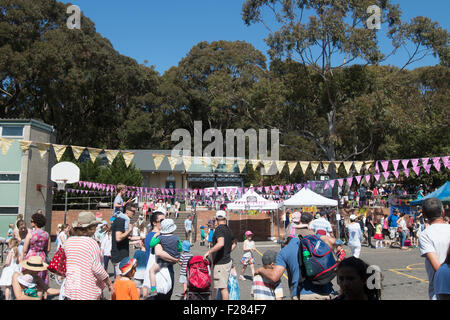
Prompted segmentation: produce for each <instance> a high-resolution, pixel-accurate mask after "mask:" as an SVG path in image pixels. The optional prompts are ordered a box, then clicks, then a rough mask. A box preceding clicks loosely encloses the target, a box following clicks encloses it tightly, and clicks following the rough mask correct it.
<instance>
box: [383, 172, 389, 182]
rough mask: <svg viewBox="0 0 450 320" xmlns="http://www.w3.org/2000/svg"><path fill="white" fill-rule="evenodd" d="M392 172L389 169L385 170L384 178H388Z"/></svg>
mask: <svg viewBox="0 0 450 320" xmlns="http://www.w3.org/2000/svg"><path fill="white" fill-rule="evenodd" d="M390 174H391V173H390V172H389V171H385V172H383V177H384V179H385V180H386V181H387V180H388V178H389V175H390Z"/></svg>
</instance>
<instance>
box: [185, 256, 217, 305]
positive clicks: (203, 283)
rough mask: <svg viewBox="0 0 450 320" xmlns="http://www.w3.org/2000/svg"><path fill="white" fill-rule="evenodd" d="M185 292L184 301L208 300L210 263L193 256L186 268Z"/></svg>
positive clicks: (210, 287) (209, 294)
mask: <svg viewBox="0 0 450 320" xmlns="http://www.w3.org/2000/svg"><path fill="white" fill-rule="evenodd" d="M186 276H187V290H186V292H185V299H186V300H210V298H211V294H212V286H211V262H210V261H209V260H205V259H203V257H202V256H193V257H192V258H191V259H189V261H188V263H187V267H186Z"/></svg>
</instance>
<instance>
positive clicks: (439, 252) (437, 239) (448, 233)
mask: <svg viewBox="0 0 450 320" xmlns="http://www.w3.org/2000/svg"><path fill="white" fill-rule="evenodd" d="M422 210H423V215H424V217H425V219H426V220H427V222H428V224H429V226H428V227H427V228H426V229H425V230H424V231H423V232H422V234H421V235H420V238H419V249H420V255H421V256H422V257H424V258H425V270H426V271H427V274H428V280H429V286H428V295H429V297H430V299H431V300H436V293H435V291H434V285H433V278H434V274H435V272H436V271H437V270H438V269H439V267H440V266H441V264H442V263H443V262H444V261H445V258H446V256H447V250H448V245H449V243H450V225H449V224H447V223H446V222H445V221H444V215H445V211H444V208H443V206H442V202H441V201H440V200H439V199H438V198H429V199H426V200H424V201H423V203H422Z"/></svg>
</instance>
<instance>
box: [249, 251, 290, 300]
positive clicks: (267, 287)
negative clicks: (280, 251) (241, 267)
mask: <svg viewBox="0 0 450 320" xmlns="http://www.w3.org/2000/svg"><path fill="white" fill-rule="evenodd" d="M276 258H277V253H276V252H275V251H273V250H268V251H266V252H264V255H263V256H262V263H263V268H264V269H273V268H274V266H275V261H276ZM252 294H253V300H283V286H282V285H281V281H280V280H279V281H277V282H275V283H274V282H272V281H270V280H269V279H267V278H265V277H263V276H262V275H260V274H258V275H255V276H254V277H253V285H252Z"/></svg>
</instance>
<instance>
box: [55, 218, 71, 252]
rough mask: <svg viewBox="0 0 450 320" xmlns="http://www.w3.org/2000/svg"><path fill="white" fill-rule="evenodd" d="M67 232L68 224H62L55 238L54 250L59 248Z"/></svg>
mask: <svg viewBox="0 0 450 320" xmlns="http://www.w3.org/2000/svg"><path fill="white" fill-rule="evenodd" d="M69 233H70V226H69V225H68V224H63V225H62V226H61V232H60V233H59V234H58V237H57V239H56V251H58V250H59V248H61V247H62V246H63V245H64V243H65V242H66V241H67V238H68V237H69Z"/></svg>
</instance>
